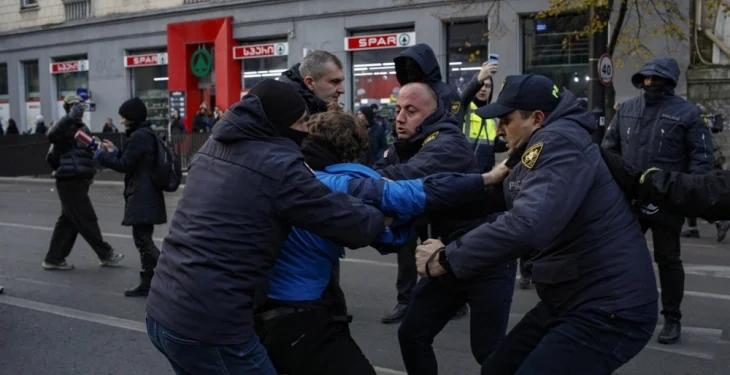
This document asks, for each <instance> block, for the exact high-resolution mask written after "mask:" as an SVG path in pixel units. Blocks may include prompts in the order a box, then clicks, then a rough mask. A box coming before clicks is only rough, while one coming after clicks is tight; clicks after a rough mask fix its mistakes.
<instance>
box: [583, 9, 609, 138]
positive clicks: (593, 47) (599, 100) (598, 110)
mask: <svg viewBox="0 0 730 375" xmlns="http://www.w3.org/2000/svg"><path fill="white" fill-rule="evenodd" d="M610 14H611V13H610V10H609V9H608V7H605V6H604V7H596V6H591V9H590V19H589V22H592V20H594V19H596V18H599V19H600V20H602V21H608V19H609V16H610ZM606 52H608V28H607V27H604V28H603V29H602V30H600V31H598V32H595V33H593V34H592V35H591V36H590V41H589V46H588V56H589V60H588V61H589V64H588V65H589V73H588V75H589V76H590V77H591V78H590V82H589V83H588V110H589V111H591V112H592V113H593V116H594V117H595V119H596V125H597V127H596V131H595V132H594V133H593V142H596V143H598V144H601V142H602V141H603V135H604V134H605V133H606V126H608V124H606V123H605V122H606V121H605V116H606V90H605V87H604V86H603V84H602V83H601V79H600V75H599V74H600V72H599V71H598V60H599V59H600V57H601V55H603V54H604V53H606Z"/></svg>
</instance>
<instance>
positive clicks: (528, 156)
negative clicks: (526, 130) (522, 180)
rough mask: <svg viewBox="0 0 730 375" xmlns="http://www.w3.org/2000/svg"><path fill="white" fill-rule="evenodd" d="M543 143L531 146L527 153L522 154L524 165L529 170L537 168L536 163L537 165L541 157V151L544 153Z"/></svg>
mask: <svg viewBox="0 0 730 375" xmlns="http://www.w3.org/2000/svg"><path fill="white" fill-rule="evenodd" d="M542 147H543V143H542V142H538V143H535V144H534V145H532V146H530V148H528V149H527V150H525V153H524V154H522V164H524V165H525V167H527V169H532V167H534V166H535V163H537V158H538V156H540V151H542Z"/></svg>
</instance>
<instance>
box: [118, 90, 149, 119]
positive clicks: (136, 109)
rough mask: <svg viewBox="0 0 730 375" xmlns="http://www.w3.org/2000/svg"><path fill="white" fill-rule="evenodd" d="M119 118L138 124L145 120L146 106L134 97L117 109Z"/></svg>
mask: <svg viewBox="0 0 730 375" xmlns="http://www.w3.org/2000/svg"><path fill="white" fill-rule="evenodd" d="M119 116H122V117H124V118H126V119H127V120H130V121H132V122H135V123H138V124H140V123H142V122H144V121H145V120H147V106H145V105H144V102H142V100H140V99H139V98H138V97H136V96H135V97H134V98H132V99H129V100H127V101H126V102H124V103H122V106H121V107H119Z"/></svg>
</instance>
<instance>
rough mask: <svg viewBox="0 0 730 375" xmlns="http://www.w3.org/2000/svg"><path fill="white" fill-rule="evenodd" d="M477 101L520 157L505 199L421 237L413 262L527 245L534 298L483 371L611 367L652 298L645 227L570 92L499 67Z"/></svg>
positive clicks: (467, 262)
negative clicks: (473, 224) (463, 224)
mask: <svg viewBox="0 0 730 375" xmlns="http://www.w3.org/2000/svg"><path fill="white" fill-rule="evenodd" d="M478 113H479V115H480V116H482V117H485V118H493V117H499V119H500V126H499V128H500V132H501V133H503V134H504V136H505V139H506V141H507V144H508V147H509V148H510V150H511V152H512V155H511V156H510V157H511V158H514V157H519V160H520V162H519V164H516V165H515V166H514V167H513V169H512V170H511V172H510V174H509V175H508V176H507V178H506V179H505V181H504V183H503V187H504V189H503V190H502V191H503V193H504V200H505V202H504V203H505V207H504V208H506V209H507V211H506V212H504V213H503V214H502V215H500V216H499V217H498V218H497V219H496V220H495V221H494V222H492V223H486V224H483V225H481V226H480V227H478V228H476V229H474V230H472V231H470V232H469V233H467V234H465V235H464V236H462V237H461V238H460V239H459V240H457V241H454V242H452V243H450V244H448V245H446V246H444V244H442V243H441V242H440V241H438V240H428V241H427V242H426V243H424V244H422V245H421V246H419V247H418V249H417V253H416V257H417V265H418V270H419V273H420V274H421V275H423V276H426V277H430V278H433V279H439V278H442V277H444V276H447V275H449V274H450V275H454V276H455V277H456V278H458V279H466V278H469V277H472V276H474V275H477V274H482V273H485V272H490V269H493V268H494V267H496V266H499V265H500V264H504V263H505V262H509V261H512V260H514V259H517V258H519V257H520V256H521V255H523V254H526V253H528V252H531V251H533V250H536V255H535V256H534V257H533V258H532V259H531V261H530V263H531V266H532V277H533V282H534V284H535V286H536V288H537V293H538V296H539V297H540V302H539V303H538V304H537V306H535V307H534V308H533V309H532V310H531V311H530V312H528V313H527V314H526V315H525V317H524V318H523V319H522V320H521V321H520V322H519V323H518V324H517V325H516V326H515V327H514V328H513V329H512V331H511V332H510V333H509V334H508V335H507V337H506V338H505V339H504V340H502V341H501V342H500V345H499V347H498V348H497V349H496V350H495V351H494V352H493V353H492V354H491V355H490V357H489V358H488V359H487V360H486V361H485V362H484V363H483V364H482V374H483V375H486V374H494V375H502V374H505V375H506V374H515V373H519V374H543V375H552V374H555V375H557V374H560V375H565V374H581V375H582V374H591V375H609V374H611V373H613V371H615V370H616V369H618V368H619V367H621V366H622V365H623V364H624V363H626V362H627V361H629V360H630V359H631V358H633V357H634V356H635V355H636V354H638V353H639V352H640V351H641V350H642V349H643V348H644V346H645V345H646V344H647V343H648V341H649V340H650V339H651V336H652V333H653V331H654V328H655V327H656V323H657V313H658V311H657V310H658V303H657V289H656V281H655V279H654V273H653V269H652V263H651V257H650V254H649V250H648V248H647V246H646V241H645V239H644V235H643V234H642V232H641V228H640V227H639V224H638V221H637V219H636V217H635V216H634V215H633V213H632V212H631V209H630V207H629V204H628V202H626V200H625V199H623V193H622V191H621V189H620V187H619V186H618V185H617V184H616V183H615V182H614V180H613V178H612V176H611V174H610V172H609V170H608V168H607V167H606V164H605V163H604V162H603V160H602V158H601V154H600V150H599V147H598V145H595V144H593V143H592V140H591V133H592V132H593V131H594V130H595V121H594V120H593V118H592V116H591V114H590V113H586V112H585V111H584V110H582V109H581V108H580V107H579V105H578V103H577V99H576V97H575V95H573V94H572V93H571V92H569V91H565V92H563V93H562V94H559V90H558V88H557V86H555V85H554V84H553V82H552V81H551V80H550V79H548V78H547V77H544V76H540V75H534V74H528V75H519V76H509V77H507V79H506V81H505V84H504V86H503V90H502V92H501V93H500V95H499V97H498V99H497V102H496V103H493V104H490V105H487V106H486V107H484V108H482V109H480V110H479V112H478ZM523 150H524V151H523Z"/></svg>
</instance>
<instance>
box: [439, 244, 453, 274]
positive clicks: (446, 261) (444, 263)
mask: <svg viewBox="0 0 730 375" xmlns="http://www.w3.org/2000/svg"><path fill="white" fill-rule="evenodd" d="M439 264H440V265H441V267H443V268H444V269H445V270H446V271H448V272H451V263H449V259H448V258H446V248H445V247H444V248H441V249H440V250H439Z"/></svg>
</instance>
